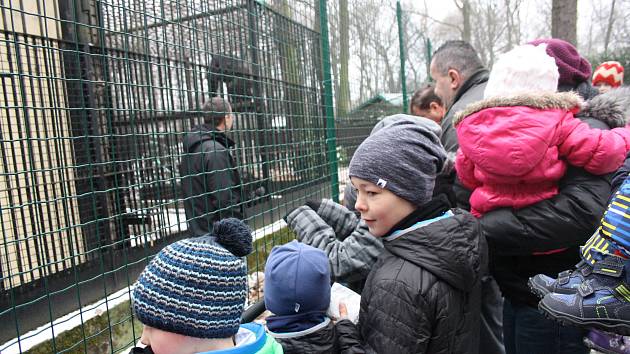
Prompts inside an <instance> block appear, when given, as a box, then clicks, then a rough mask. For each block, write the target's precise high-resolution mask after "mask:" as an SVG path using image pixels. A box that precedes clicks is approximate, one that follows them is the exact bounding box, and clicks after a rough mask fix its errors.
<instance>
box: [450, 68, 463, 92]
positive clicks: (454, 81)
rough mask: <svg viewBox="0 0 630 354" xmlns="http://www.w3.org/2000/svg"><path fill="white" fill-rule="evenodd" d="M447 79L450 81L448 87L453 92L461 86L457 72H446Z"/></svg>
mask: <svg viewBox="0 0 630 354" xmlns="http://www.w3.org/2000/svg"><path fill="white" fill-rule="evenodd" d="M447 75H448V77H449V79H450V84H449V85H450V87H451V89H452V90H453V91H456V90H457V89H459V87H460V86H461V84H462V77H461V76H460V75H459V72H458V71H457V70H455V69H449V70H448V74H447Z"/></svg>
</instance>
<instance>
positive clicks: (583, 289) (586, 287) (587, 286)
mask: <svg viewBox="0 0 630 354" xmlns="http://www.w3.org/2000/svg"><path fill="white" fill-rule="evenodd" d="M594 292H595V289H593V287H592V286H591V283H590V282H589V281H584V282H582V284H580V286H579V287H578V293H580V296H582V297H586V296H589V295H591V294H592V293H594Z"/></svg>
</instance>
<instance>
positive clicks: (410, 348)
mask: <svg viewBox="0 0 630 354" xmlns="http://www.w3.org/2000/svg"><path fill="white" fill-rule="evenodd" d="M439 134H440V128H439V126H437V125H435V128H434V129H431V127H420V126H417V125H412V124H408V123H405V122H400V123H395V124H392V125H390V126H388V127H385V128H383V129H382V130H380V131H379V132H377V133H375V134H373V135H371V136H370V137H368V138H367V139H366V140H365V141H364V142H363V143H362V144H361V145H360V146H359V148H358V149H357V151H356V152H355V154H354V156H353V158H352V161H351V162H350V168H349V175H350V178H351V181H352V184H353V186H354V187H355V188H356V189H357V191H358V194H357V201H356V204H355V207H356V210H357V211H359V212H360V213H361V219H363V220H364V221H365V223H366V224H367V225H368V227H369V230H370V233H371V234H372V235H374V236H375V237H380V238H381V239H382V240H383V245H384V247H385V249H384V251H383V253H382V255H381V256H380V258H379V260H378V261H377V262H376V264H375V265H374V267H373V268H372V271H371V272H370V274H369V275H368V278H367V281H366V284H365V287H364V289H363V293H362V295H361V310H360V313H359V323H358V325H357V326H354V324H352V322H350V321H348V320H345V319H344V320H341V321H339V322H338V323H337V331H338V335H339V345H340V350H341V352H342V353H348V352H354V353H361V352H364V351H367V352H376V353H472V352H476V351H477V349H478V340H479V325H480V323H479V321H480V309H481V306H480V302H481V299H480V295H481V279H480V278H481V274H482V271H483V270H484V268H485V267H486V263H487V254H486V253H487V249H486V244H485V241H484V240H483V238H481V237H480V230H479V225H478V223H477V221H476V219H475V218H474V217H473V216H472V215H470V214H469V213H468V212H465V211H463V210H459V209H453V210H451V209H450V207H449V203H448V200H447V198H446V197H445V196H443V195H440V196H436V197H433V196H432V194H433V188H434V184H435V177H436V175H437V174H438V173H439V172H440V171H441V170H442V168H443V166H444V163H445V160H446V153H445V151H444V148H443V147H442V145H441V143H440V140H439ZM340 312H341V309H340Z"/></svg>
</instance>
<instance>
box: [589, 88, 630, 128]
mask: <svg viewBox="0 0 630 354" xmlns="http://www.w3.org/2000/svg"><path fill="white" fill-rule="evenodd" d="M577 116H578V117H583V118H594V119H597V120H600V121H602V122H604V123H606V124H607V125H608V126H609V127H611V128H619V127H625V126H626V125H627V124H628V120H629V119H630V87H620V88H617V89H613V90H610V91H608V92H606V93H604V94H601V95H598V96H595V97H593V98H592V99H590V100H589V101H587V102H586V105H585V107H584V109H583V110H582V111H580V113H578V114H577Z"/></svg>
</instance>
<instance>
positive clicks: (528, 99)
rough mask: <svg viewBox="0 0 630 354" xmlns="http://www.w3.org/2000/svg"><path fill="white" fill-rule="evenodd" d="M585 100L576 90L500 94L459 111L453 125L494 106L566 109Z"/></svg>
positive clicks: (579, 104)
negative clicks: (512, 94)
mask: <svg viewBox="0 0 630 354" xmlns="http://www.w3.org/2000/svg"><path fill="white" fill-rule="evenodd" d="M583 105H584V100H582V98H581V97H580V96H579V95H578V94H577V93H574V92H553V93H551V92H549V93H540V94H534V93H532V94H520V95H517V96H505V97H503V96H498V97H492V98H488V99H485V100H482V101H479V102H476V103H473V104H471V105H468V106H467V107H466V108H465V109H464V110H462V111H459V112H457V113H456V114H455V117H454V118H453V125H455V126H457V125H458V124H459V123H460V122H461V121H462V120H463V119H464V118H466V117H468V116H469V115H471V114H474V113H477V112H479V111H481V110H484V109H487V108H493V107H516V106H525V107H532V108H538V109H564V110H567V111H568V110H573V109H575V110H579V109H581V108H582V107H583Z"/></svg>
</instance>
